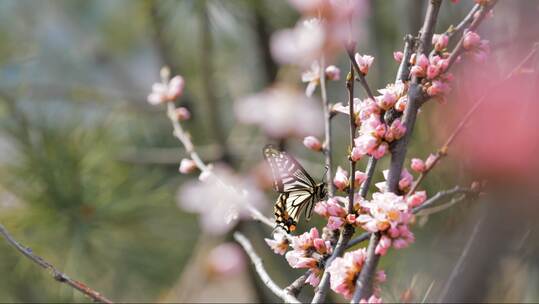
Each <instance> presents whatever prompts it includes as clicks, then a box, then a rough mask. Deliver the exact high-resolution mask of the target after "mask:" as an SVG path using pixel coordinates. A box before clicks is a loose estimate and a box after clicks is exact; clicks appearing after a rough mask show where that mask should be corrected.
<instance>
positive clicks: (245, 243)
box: [234, 232, 300, 303]
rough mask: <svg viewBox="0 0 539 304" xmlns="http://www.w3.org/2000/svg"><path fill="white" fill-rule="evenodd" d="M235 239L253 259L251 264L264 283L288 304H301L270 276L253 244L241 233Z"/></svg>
mask: <svg viewBox="0 0 539 304" xmlns="http://www.w3.org/2000/svg"><path fill="white" fill-rule="evenodd" d="M234 239H235V240H236V241H237V242H238V243H239V244H240V245H241V246H242V247H243V249H244V250H245V252H246V253H247V255H248V256H249V258H250V259H251V263H253V265H254V266H255V270H256V272H257V273H258V275H259V276H260V279H262V282H263V283H264V284H265V285H266V286H267V287H268V288H269V289H270V290H271V291H272V292H273V293H274V294H275V295H276V296H278V297H279V298H281V299H283V301H285V302H286V303H300V302H299V301H298V299H296V297H294V296H293V295H291V294H289V293H287V292H286V291H285V290H284V289H281V288H280V287H279V286H277V284H275V282H273V280H272V279H271V277H270V276H269V274H268V273H267V272H266V269H265V268H264V264H263V263H262V259H261V258H260V257H259V256H258V255H257V254H256V252H255V251H254V249H253V246H252V245H251V242H250V241H249V240H248V239H247V238H246V237H245V236H244V235H243V234H241V233H240V232H234Z"/></svg>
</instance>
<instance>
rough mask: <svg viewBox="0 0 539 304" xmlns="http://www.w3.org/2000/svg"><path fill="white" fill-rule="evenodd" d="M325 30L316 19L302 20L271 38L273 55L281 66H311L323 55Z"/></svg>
mask: <svg viewBox="0 0 539 304" xmlns="http://www.w3.org/2000/svg"><path fill="white" fill-rule="evenodd" d="M325 35H326V34H325V30H324V28H323V27H322V25H321V24H320V21H319V20H318V19H316V18H311V19H307V20H300V21H299V22H298V23H297V24H296V26H295V27H294V28H292V29H284V30H280V31H278V32H276V33H275V34H274V35H273V36H272V37H271V42H270V43H271V45H270V46H271V54H272V55H273V57H274V58H275V60H277V61H278V62H279V63H281V64H296V65H301V66H309V65H310V64H311V63H312V62H313V61H314V60H317V59H319V58H320V56H321V55H322V51H323V47H324V43H325Z"/></svg>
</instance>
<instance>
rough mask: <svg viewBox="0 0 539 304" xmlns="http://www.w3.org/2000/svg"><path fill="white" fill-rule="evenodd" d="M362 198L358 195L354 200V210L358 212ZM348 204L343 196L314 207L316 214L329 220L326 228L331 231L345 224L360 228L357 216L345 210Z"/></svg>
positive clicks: (332, 198)
mask: <svg viewBox="0 0 539 304" xmlns="http://www.w3.org/2000/svg"><path fill="white" fill-rule="evenodd" d="M360 200H361V198H360V197H359V195H357V194H356V197H355V199H354V210H355V211H358V210H359V207H360V204H359V201H360ZM346 202H348V198H347V197H343V196H334V197H331V198H329V199H327V200H326V201H321V202H319V203H318V204H316V206H315V207H314V212H316V213H317V214H319V215H320V216H322V217H325V218H327V220H328V222H327V225H326V227H327V228H328V229H329V230H337V229H340V228H341V227H342V226H344V224H345V223H346V224H350V225H355V226H358V227H359V223H357V222H356V220H357V218H356V215H355V214H348V211H347V210H346V208H345V205H346Z"/></svg>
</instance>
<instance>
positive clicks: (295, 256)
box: [285, 250, 318, 268]
mask: <svg viewBox="0 0 539 304" xmlns="http://www.w3.org/2000/svg"><path fill="white" fill-rule="evenodd" d="M285 258H286V261H287V262H288V264H290V266H291V267H292V268H313V267H316V265H317V263H318V261H317V260H316V259H315V258H312V257H305V256H304V254H303V253H302V252H300V251H297V250H292V251H289V252H287V253H286V255H285Z"/></svg>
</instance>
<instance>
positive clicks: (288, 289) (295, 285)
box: [284, 270, 312, 297]
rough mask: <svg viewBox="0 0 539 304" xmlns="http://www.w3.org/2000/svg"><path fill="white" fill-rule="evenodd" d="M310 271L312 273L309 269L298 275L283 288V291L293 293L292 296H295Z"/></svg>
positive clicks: (303, 284)
mask: <svg viewBox="0 0 539 304" xmlns="http://www.w3.org/2000/svg"><path fill="white" fill-rule="evenodd" d="M311 273H312V271H311V270H307V271H306V272H305V273H304V274H302V275H301V276H300V277H298V278H297V279H296V280H295V281H294V282H292V283H291V284H290V285H288V286H287V287H286V288H285V289H284V290H285V292H287V293H289V294H291V295H293V296H294V297H297V296H298V294H299V293H300V291H301V289H302V288H303V286H305V281H307V278H308V277H309V276H310V275H311Z"/></svg>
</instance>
